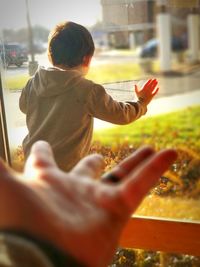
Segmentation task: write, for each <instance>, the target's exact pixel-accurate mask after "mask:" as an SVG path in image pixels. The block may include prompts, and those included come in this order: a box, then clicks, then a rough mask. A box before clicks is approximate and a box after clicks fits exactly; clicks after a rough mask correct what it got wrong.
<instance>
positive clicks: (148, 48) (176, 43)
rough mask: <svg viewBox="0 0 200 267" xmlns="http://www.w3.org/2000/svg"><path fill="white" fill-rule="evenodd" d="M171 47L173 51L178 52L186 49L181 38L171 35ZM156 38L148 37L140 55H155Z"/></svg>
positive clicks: (156, 47)
mask: <svg viewBox="0 0 200 267" xmlns="http://www.w3.org/2000/svg"><path fill="white" fill-rule="evenodd" d="M171 40H172V41H171V48H172V51H174V52H180V51H183V50H185V49H186V47H185V44H184V42H183V40H182V39H181V38H179V37H173V38H172V39H171ZM158 42H159V41H158V39H155V38H154V39H150V40H149V41H147V42H146V43H145V44H144V45H143V47H142V49H141V52H140V57H142V58H146V57H156V56H157V52H158V45H159V43H158Z"/></svg>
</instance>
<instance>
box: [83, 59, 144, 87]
mask: <svg viewBox="0 0 200 267" xmlns="http://www.w3.org/2000/svg"><path fill="white" fill-rule="evenodd" d="M141 76H142V71H141V68H140V66H139V65H138V64H136V63H118V64H106V65H98V66H92V67H91V69H90V71H89V74H88V75H87V78H88V79H90V80H93V81H94V82H96V83H107V82H116V81H122V80H133V79H138V78H139V77H141Z"/></svg>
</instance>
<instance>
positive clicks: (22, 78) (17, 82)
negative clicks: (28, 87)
mask: <svg viewBox="0 0 200 267" xmlns="http://www.w3.org/2000/svg"><path fill="white" fill-rule="evenodd" d="M29 78H30V76H29V75H28V74H23V75H17V76H14V77H6V78H5V81H4V83H3V86H4V87H5V88H6V89H11V90H18V89H22V88H23V87H24V86H25V84H26V83H27V81H28V79H29Z"/></svg>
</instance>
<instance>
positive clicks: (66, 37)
mask: <svg viewBox="0 0 200 267" xmlns="http://www.w3.org/2000/svg"><path fill="white" fill-rule="evenodd" d="M94 49H95V47H94V42H93V39H92V36H91V34H90V32H89V31H88V30H87V29H86V28H85V27H83V26H82V25H80V24H77V23H74V22H71V21H69V22H64V23H61V24H58V25H57V26H56V27H55V29H54V30H53V31H52V32H51V33H50V35H49V42H48V57H49V60H50V62H51V63H52V64H53V65H65V66H67V67H70V68H72V67H76V66H79V65H80V64H82V63H83V58H84V57H85V56H93V54H94Z"/></svg>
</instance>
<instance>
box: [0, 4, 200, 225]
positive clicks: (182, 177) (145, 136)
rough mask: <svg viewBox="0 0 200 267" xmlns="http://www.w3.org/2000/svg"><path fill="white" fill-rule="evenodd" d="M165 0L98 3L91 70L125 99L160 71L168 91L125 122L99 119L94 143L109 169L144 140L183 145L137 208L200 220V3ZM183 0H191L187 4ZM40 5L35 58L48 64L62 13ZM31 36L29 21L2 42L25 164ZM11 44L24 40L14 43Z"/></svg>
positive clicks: (15, 143)
mask: <svg viewBox="0 0 200 267" xmlns="http://www.w3.org/2000/svg"><path fill="white" fill-rule="evenodd" d="M44 2H45V1H44ZM159 2H160V1H153V0H152V1H131V0H130V1H125V0H124V1H111V0H101V1H93V5H94V10H95V12H96V10H97V9H98V12H99V13H98V14H99V16H97V17H98V18H101V19H100V20H99V21H98V22H97V21H95V19H94V20H93V22H90V25H89V26H88V28H89V30H90V31H91V33H92V36H93V38H94V42H95V46H96V51H95V54H94V57H93V59H92V63H91V68H90V72H89V74H88V76H87V78H88V79H92V80H93V81H95V82H97V83H101V84H104V86H105V88H106V90H107V91H108V93H110V94H111V95H112V96H113V98H115V99H117V100H121V101H132V100H135V94H134V84H137V85H138V86H142V85H143V84H144V82H145V81H147V80H148V79H149V78H157V79H158V81H159V87H160V91H159V94H158V95H157V97H156V99H155V100H154V101H153V102H152V103H151V104H150V105H149V107H148V112H147V114H146V116H145V118H144V119H140V120H138V121H137V122H134V123H133V124H131V125H128V126H119V127H118V126H115V127H113V125H110V124H106V123H104V122H103V123H102V122H101V123H100V122H99V121H95V127H96V131H95V136H94V143H93V147H92V151H93V152H94V151H95V152H98V153H101V154H103V155H104V156H105V158H106V162H107V163H108V166H107V169H109V168H110V167H112V166H113V165H114V164H116V163H117V162H118V161H120V160H122V159H123V158H124V157H125V156H127V155H128V154H130V153H131V152H132V151H134V150H135V149H136V148H137V147H139V146H141V145H143V144H150V145H152V146H153V147H155V148H156V149H162V148H164V147H175V148H177V150H178V153H179V158H178V160H177V162H176V163H175V164H174V165H173V166H172V168H171V169H170V170H169V171H168V172H167V173H166V174H165V175H164V176H163V177H161V179H160V181H159V184H158V185H157V186H156V187H155V188H154V189H153V190H152V192H151V194H149V195H148V196H147V197H146V199H145V200H144V202H143V203H142V205H141V206H140V208H139V209H138V211H137V214H139V215H147V216H161V217H170V218H178V219H191V220H200V200H199V196H200V179H199V177H200V143H199V140H200V138H199V132H200V131H199V125H200V121H199V120H200V67H199V58H200V56H199V47H200V45H199V9H200V7H199V4H197V2H198V1H168V2H169V3H173V4H171V5H166V6H165V5H159ZM161 2H162V1H161ZM164 2H167V1H164ZM181 2H182V3H183V2H187V3H188V4H187V5H183V6H181V4H180V3H181ZM12 4H13V3H12ZM41 5H43V2H42V3H41ZM71 5H72V6H73V4H71ZM81 5H82V4H81ZM192 5H193V6H192ZM23 8H24V10H25V7H23ZM45 8H48V12H49V14H51V12H50V10H51V9H54V8H55V6H54V3H53V2H52V3H48V7H45ZM58 8H60V9H62V10H65V11H66V6H65V4H64V3H63V6H62V5H60V6H59V7H58V6H56V9H58ZM81 8H82V9H81V10H84V8H88V6H87V4H85V5H83V6H81ZM34 10H38V7H37V6H35V1H30V16H32V17H31V19H32V27H33V28H32V30H33V38H34V39H33V49H34V53H35V60H36V61H37V62H38V63H39V65H44V66H47V65H49V62H48V59H47V56H46V48H47V37H48V34H49V31H50V28H52V27H54V25H55V24H56V23H58V22H59V20H58V18H57V17H54V16H53V15H52V17H51V21H52V22H54V24H53V25H49V17H48V23H47V20H46V16H44V18H43V20H42V19H41V20H40V21H36V20H37V19H36V17H35V13H36V12H32V11H34ZM62 10H60V16H61V17H60V21H62V20H63V17H62V14H63V13H62ZM48 12H47V14H48ZM73 12H75V11H74V10H71V13H70V14H72V13H73ZM57 13H59V12H57ZM101 13H102V14H101ZM70 14H68V16H67V17H65V19H68V18H69V19H70V20H74V21H77V22H78V23H81V24H85V23H84V21H85V20H84V19H86V18H83V17H82V15H80V14H78V13H74V17H70ZM82 14H84V12H82ZM85 14H88V13H87V12H85ZM86 16H87V17H88V15H86ZM91 16H92V14H91ZM38 19H39V18H38ZM36 24H37V25H36ZM28 36H29V35H28V30H27V25H26V21H25V22H24V25H23V26H19V27H18V29H15V30H11V29H6V27H5V29H3V39H2V44H1V45H3V46H4V49H3V52H1V55H2V56H1V58H2V61H3V65H4V68H3V69H2V70H1V73H2V77H3V88H4V97H5V106H6V115H7V123H8V129H9V140H10V148H11V152H12V153H11V154H12V159H13V166H14V167H15V168H19V165H20V166H21V165H23V154H22V150H21V143H22V140H23V138H24V136H25V135H26V132H27V129H26V123H25V117H24V115H23V114H22V113H21V112H20V111H19V108H18V100H19V96H20V91H21V89H22V88H23V86H24V85H25V83H26V82H27V80H28V79H29V78H30V76H29V71H28V67H29V62H28V60H27V56H28V59H29V60H30V51H29V47H28ZM9 44H12V45H13V46H17V48H16V49H15V50H13V51H10V50H9V49H8V51H7V50H6V46H7V45H9ZM1 51H2V48H1ZM19 51H20V52H19ZM8 53H9V56H8ZM154 115H156V116H154ZM111 126H112V127H111ZM110 151H111V152H110ZM20 168H21V167H20ZM147 179H148V177H147Z"/></svg>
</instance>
